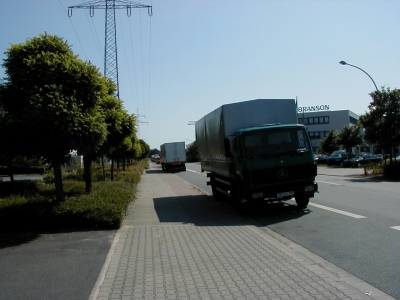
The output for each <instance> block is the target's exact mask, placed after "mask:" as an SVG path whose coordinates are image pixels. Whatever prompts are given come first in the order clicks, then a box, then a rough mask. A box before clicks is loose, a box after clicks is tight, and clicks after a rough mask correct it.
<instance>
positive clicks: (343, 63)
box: [339, 60, 379, 91]
mask: <svg viewBox="0 0 400 300" xmlns="http://www.w3.org/2000/svg"><path fill="white" fill-rule="evenodd" d="M339 64H341V65H344V66H345V65H348V66H351V67H354V68H357V69H359V70H361V71H363V72H364V73H365V74H367V75H368V77H369V78H370V79H371V80H372V82H373V83H374V85H375V89H376V90H377V91H379V90H378V87H377V86H376V84H375V81H374V80H373V79H372V77H371V76H369V74H368V73H367V72H365V71H364V70H363V69H361V68H359V67H357V66H353V65H351V64H348V63H347V62H345V61H343V60H342V61H340V62H339Z"/></svg>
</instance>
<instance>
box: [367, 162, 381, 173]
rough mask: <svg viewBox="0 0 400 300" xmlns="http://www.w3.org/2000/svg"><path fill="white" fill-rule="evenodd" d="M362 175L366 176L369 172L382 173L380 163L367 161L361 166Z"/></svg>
mask: <svg viewBox="0 0 400 300" xmlns="http://www.w3.org/2000/svg"><path fill="white" fill-rule="evenodd" d="M363 168H364V175H365V176H368V175H370V174H374V175H380V174H382V173H383V165H382V163H368V164H365V165H364V166H363Z"/></svg>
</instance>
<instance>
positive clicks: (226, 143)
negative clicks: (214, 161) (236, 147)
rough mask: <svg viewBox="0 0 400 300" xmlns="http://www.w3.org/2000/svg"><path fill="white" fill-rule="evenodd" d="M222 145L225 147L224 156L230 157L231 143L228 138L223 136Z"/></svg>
mask: <svg viewBox="0 0 400 300" xmlns="http://www.w3.org/2000/svg"><path fill="white" fill-rule="evenodd" d="M224 147H225V157H226V158H228V157H232V152H231V143H230V142H229V139H228V138H224Z"/></svg>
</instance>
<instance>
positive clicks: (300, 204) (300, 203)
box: [294, 197, 310, 208]
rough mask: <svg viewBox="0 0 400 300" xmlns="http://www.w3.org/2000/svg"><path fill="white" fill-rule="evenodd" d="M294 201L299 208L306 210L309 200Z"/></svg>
mask: <svg viewBox="0 0 400 300" xmlns="http://www.w3.org/2000/svg"><path fill="white" fill-rule="evenodd" d="M294 199H295V200H296V204H297V206H298V207H299V208H307V205H308V202H310V198H307V197H295V198H294Z"/></svg>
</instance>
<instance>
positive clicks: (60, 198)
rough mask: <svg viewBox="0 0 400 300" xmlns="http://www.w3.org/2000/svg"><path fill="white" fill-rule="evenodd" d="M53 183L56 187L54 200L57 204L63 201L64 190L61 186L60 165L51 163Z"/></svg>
mask: <svg viewBox="0 0 400 300" xmlns="http://www.w3.org/2000/svg"><path fill="white" fill-rule="evenodd" d="M53 171H54V183H55V186H56V200H57V202H61V201H64V190H63V184H62V174H61V164H60V163H58V162H54V163H53Z"/></svg>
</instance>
